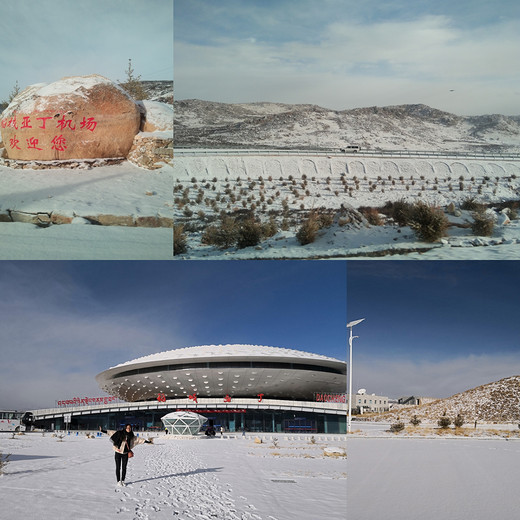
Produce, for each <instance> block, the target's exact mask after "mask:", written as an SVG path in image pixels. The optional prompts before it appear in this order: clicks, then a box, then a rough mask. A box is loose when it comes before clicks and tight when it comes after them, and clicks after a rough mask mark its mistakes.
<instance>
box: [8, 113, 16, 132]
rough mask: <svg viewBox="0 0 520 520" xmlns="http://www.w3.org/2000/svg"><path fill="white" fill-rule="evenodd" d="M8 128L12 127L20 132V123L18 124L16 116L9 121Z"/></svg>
mask: <svg viewBox="0 0 520 520" xmlns="http://www.w3.org/2000/svg"><path fill="white" fill-rule="evenodd" d="M7 126H11V127H12V128H16V130H18V123H17V122H16V116H13V117H11V119H9V121H8V123H7Z"/></svg>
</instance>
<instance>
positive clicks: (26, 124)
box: [20, 116, 32, 128]
mask: <svg viewBox="0 0 520 520" xmlns="http://www.w3.org/2000/svg"><path fill="white" fill-rule="evenodd" d="M30 122H31V118H30V117H29V116H24V118H23V121H22V126H21V127H20V128H32V126H31V125H30V124H29V123H30Z"/></svg>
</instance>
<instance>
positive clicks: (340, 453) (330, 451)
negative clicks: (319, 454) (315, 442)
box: [323, 446, 347, 458]
mask: <svg viewBox="0 0 520 520" xmlns="http://www.w3.org/2000/svg"><path fill="white" fill-rule="evenodd" d="M323 455H324V456H325V457H335V458H337V457H346V456H347V452H346V451H345V448H338V447H336V446H331V447H328V448H324V450H323Z"/></svg>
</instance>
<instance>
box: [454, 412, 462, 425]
mask: <svg viewBox="0 0 520 520" xmlns="http://www.w3.org/2000/svg"><path fill="white" fill-rule="evenodd" d="M453 424H454V425H455V428H461V427H462V425H463V424H464V417H462V415H460V413H459V414H457V417H455V420H454V421H453Z"/></svg>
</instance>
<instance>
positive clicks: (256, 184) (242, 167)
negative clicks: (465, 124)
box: [173, 152, 520, 260]
mask: <svg viewBox="0 0 520 520" xmlns="http://www.w3.org/2000/svg"><path fill="white" fill-rule="evenodd" d="M173 177H174V221H175V222H181V223H182V222H185V223H186V224H187V226H186V227H187V228H191V231H188V232H187V235H188V240H187V242H188V247H189V250H188V252H187V253H186V254H185V255H184V256H183V258H193V259H202V258H204V259H223V258H236V259H248V258H347V257H348V258H354V257H361V258H368V257H374V256H383V257H385V256H386V257H388V258H392V259H396V258H409V259H415V258H425V259H510V260H511V259H519V258H520V225H519V223H518V221H517V220H511V221H508V219H505V218H504V214H502V213H500V212H499V211H494V212H493V211H492V210H489V211H491V212H492V215H493V217H494V218H495V220H496V225H495V230H494V232H493V235H492V236H491V237H477V236H474V235H472V234H471V229H469V226H470V224H471V222H472V216H471V212H469V211H467V212H464V211H463V212H461V214H460V215H458V216H448V218H449V220H450V222H451V223H452V224H453V226H452V227H450V229H449V232H448V236H447V237H446V238H445V239H444V240H443V241H442V242H439V243H435V244H427V243H425V242H420V241H419V240H417V238H416V237H415V235H414V233H413V232H412V231H411V230H410V228H408V227H403V228H398V227H397V226H396V225H389V223H386V225H379V226H375V225H368V224H367V223H365V224H364V225H358V224H356V225H350V224H346V225H345V224H343V225H341V222H339V218H338V219H336V221H335V222H334V224H333V225H332V226H331V227H330V228H326V229H322V230H321V231H320V232H319V234H318V238H317V240H316V241H315V242H314V243H312V244H308V245H306V246H301V245H300V244H299V243H298V242H297V240H296V238H295V235H296V231H297V230H298V228H299V220H300V219H301V218H302V215H304V214H306V212H308V211H309V210H312V209H318V208H325V209H326V210H331V211H333V212H334V211H339V210H340V209H341V207H342V206H344V207H346V208H348V207H353V208H361V207H382V206H383V205H384V204H385V203H386V202H387V201H392V202H395V201H400V200H404V201H407V202H410V203H414V202H418V201H423V202H426V203H428V204H431V205H436V206H439V207H442V208H446V207H447V206H448V205H449V204H450V203H453V204H454V205H455V206H456V207H458V206H460V205H461V204H462V203H463V202H464V201H466V200H469V199H474V200H475V201H477V202H479V203H484V204H488V205H490V204H499V203H502V202H504V201H515V200H519V199H520V162H519V161H514V160H510V161H508V160H492V159H489V160H483V159H469V158H467V157H466V158H456V157H451V158H449V157H444V158H443V157H437V158H405V157H403V158H399V157H366V156H355V155H351V156H343V157H341V156H334V155H331V156H330V157H329V156H319V157H318V156H316V157H313V156H308V155H306V156H294V155H293V156H291V155H285V156H284V155H280V156H272V155H261V153H260V152H259V153H258V154H256V155H255V154H252V155H251V154H250V155H238V154H237V155H235V156H221V155H211V154H209V153H204V154H203V153H202V152H201V153H200V155H194V156H191V155H180V156H178V157H176V159H175V161H174V174H173ZM247 209H253V210H254V212H255V215H256V216H259V217H261V218H262V219H263V220H264V221H266V220H268V215H271V214H272V215H275V218H276V219H277V220H278V221H279V222H278V224H279V231H278V233H277V234H276V235H275V236H273V237H271V238H269V239H267V240H265V241H264V242H262V243H261V244H260V245H259V246H257V247H256V248H252V247H249V248H246V249H242V250H237V249H235V248H230V249H227V250H224V251H220V250H218V249H216V248H215V247H213V246H208V245H205V244H202V243H201V238H202V231H203V229H204V228H205V226H207V225H208V223H209V222H211V219H215V218H216V217H217V216H218V214H219V212H220V211H222V210H225V211H227V212H233V211H240V210H242V211H243V210H247ZM284 212H285V214H286V215H288V219H289V220H292V221H293V223H292V225H290V226H289V229H286V230H284V231H281V230H280V227H281V226H280V222H281V221H282V215H283V214H284ZM394 255H397V256H394Z"/></svg>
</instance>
